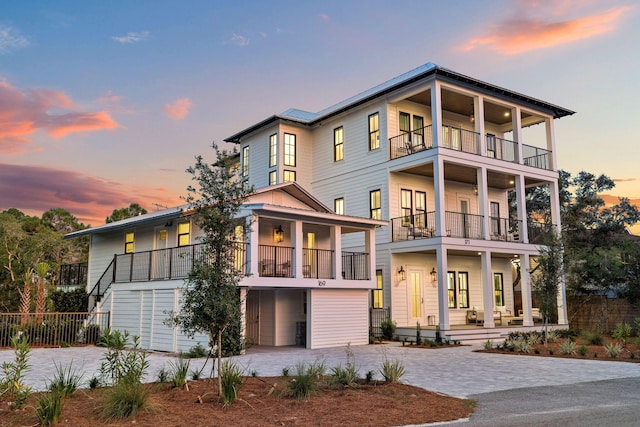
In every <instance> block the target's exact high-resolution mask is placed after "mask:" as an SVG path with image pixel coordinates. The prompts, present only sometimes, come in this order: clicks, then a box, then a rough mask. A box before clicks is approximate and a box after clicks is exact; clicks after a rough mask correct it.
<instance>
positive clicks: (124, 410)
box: [102, 379, 151, 420]
mask: <svg viewBox="0 0 640 427" xmlns="http://www.w3.org/2000/svg"><path fill="white" fill-rule="evenodd" d="M150 396H151V389H150V388H149V387H147V386H145V385H144V384H142V383H140V382H135V381H131V380H126V379H125V380H122V381H119V382H118V383H116V385H114V386H113V387H111V388H110V389H109V390H108V392H107V393H106V395H105V400H104V403H103V407H102V416H103V417H104V418H105V419H107V420H112V419H122V418H128V417H131V416H134V415H135V414H136V413H138V411H140V410H141V409H145V408H150V405H149V403H150Z"/></svg>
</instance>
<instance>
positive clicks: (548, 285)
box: [531, 232, 563, 345]
mask: <svg viewBox="0 0 640 427" xmlns="http://www.w3.org/2000/svg"><path fill="white" fill-rule="evenodd" d="M542 244H543V246H541V247H540V256H538V257H537V258H536V260H537V262H538V265H537V267H536V268H535V270H536V271H535V273H533V275H532V277H531V290H532V291H533V294H534V296H535V298H536V301H537V302H538V304H539V306H540V314H542V317H543V319H544V329H545V345H546V332H547V325H548V324H549V321H550V320H551V319H552V318H553V317H555V316H556V315H557V313H556V308H557V304H558V292H559V291H560V288H561V286H562V278H563V266H562V241H561V240H560V237H559V236H558V235H557V234H555V233H553V232H552V233H549V234H547V235H546V236H545V239H544V241H543V243H542Z"/></svg>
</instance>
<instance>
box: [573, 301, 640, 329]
mask: <svg viewBox="0 0 640 427" xmlns="http://www.w3.org/2000/svg"><path fill="white" fill-rule="evenodd" d="M567 311H568V315H569V326H570V327H571V328H572V329H579V330H586V331H600V332H604V333H610V332H611V331H612V330H613V329H614V328H615V327H616V324H617V323H621V322H624V323H628V324H630V325H632V326H633V325H634V320H635V319H636V318H637V317H640V305H638V304H636V305H632V304H630V303H629V302H628V301H627V300H625V299H623V298H607V297H604V296H579V297H570V298H567Z"/></svg>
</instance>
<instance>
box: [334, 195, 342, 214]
mask: <svg viewBox="0 0 640 427" xmlns="http://www.w3.org/2000/svg"><path fill="white" fill-rule="evenodd" d="M333 211H334V212H335V213H337V214H338V215H344V198H343V197H340V198H338V199H335V200H334V201H333Z"/></svg>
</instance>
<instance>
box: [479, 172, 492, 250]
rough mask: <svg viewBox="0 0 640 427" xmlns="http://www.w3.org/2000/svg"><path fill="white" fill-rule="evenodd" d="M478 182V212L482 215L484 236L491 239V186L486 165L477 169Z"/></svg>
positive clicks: (485, 238)
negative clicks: (489, 185)
mask: <svg viewBox="0 0 640 427" xmlns="http://www.w3.org/2000/svg"><path fill="white" fill-rule="evenodd" d="M476 182H477V183H478V213H479V214H480V215H482V238H483V239H484V240H491V227H490V222H489V213H490V212H489V188H488V181H487V168H486V167H484V166H482V167H480V168H478V169H476Z"/></svg>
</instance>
